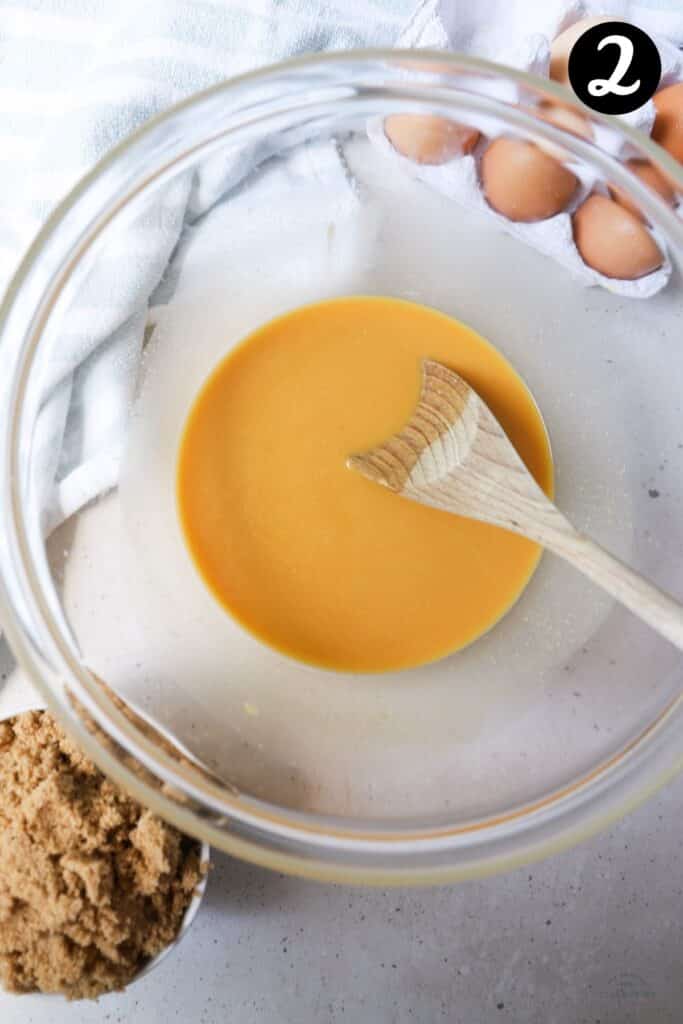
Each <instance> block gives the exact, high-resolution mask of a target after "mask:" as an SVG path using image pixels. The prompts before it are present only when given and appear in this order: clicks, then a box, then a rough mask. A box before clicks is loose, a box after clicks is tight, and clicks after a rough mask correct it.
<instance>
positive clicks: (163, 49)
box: [0, 0, 683, 717]
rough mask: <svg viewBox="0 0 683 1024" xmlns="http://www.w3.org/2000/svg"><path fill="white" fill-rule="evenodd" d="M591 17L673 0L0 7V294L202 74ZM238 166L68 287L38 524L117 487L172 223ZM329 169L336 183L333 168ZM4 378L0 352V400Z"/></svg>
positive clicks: (33, 1) (51, 0)
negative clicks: (99, 174) (50, 221)
mask: <svg viewBox="0 0 683 1024" xmlns="http://www.w3.org/2000/svg"><path fill="white" fill-rule="evenodd" d="M596 12H608V13H615V14H620V15H624V16H626V17H629V18H631V19H632V20H634V21H636V22H638V23H641V24H643V26H644V27H646V28H648V29H649V30H650V31H656V32H659V33H660V34H662V35H664V36H667V37H668V38H669V39H670V40H672V41H673V42H675V43H676V44H680V43H681V42H683V8H682V6H681V4H680V3H677V2H675V0H640V2H635V0H633V2H632V0H603V2H602V3H599V2H593V0H586V2H585V3H583V2H581V0H477V2H472V0H423V2H420V3H417V2H416V0H145V2H144V3H142V4H141V3H139V0H118V2H117V3H116V4H111V3H108V2H106V0H16V2H11V0H10V2H7V0H5V2H4V3H3V4H2V5H0V116H1V120H0V216H1V218H2V224H3V231H2V233H0V292H1V291H2V290H4V286H5V285H6V283H7V282H8V280H9V278H10V276H11V274H12V272H13V270H14V268H15V266H16V263H17V260H18V258H19V256H20V255H21V252H22V251H23V249H24V248H25V247H26V245H27V244H28V242H30V240H31V238H32V237H33V235H34V234H35V232H36V230H37V229H38V227H39V226H40V224H41V222H42V221H43V220H44V218H45V217H46V215H47V214H48V212H49V211H50V209H51V208H52V207H53V206H54V205H55V204H56V202H57V201H58V200H59V199H60V198H61V197H62V196H63V195H64V194H65V193H66V192H67V191H68V190H69V189H70V188H71V187H72V186H73V184H74V183H75V182H76V181H77V180H78V179H79V178H80V177H81V176H82V175H83V174H84V173H85V172H86V171H88V170H89V169H90V168H91V167H92V166H93V164H94V163H95V162H96V161H97V160H98V159H99V158H100V157H101V156H102V155H103V154H104V153H105V152H106V151H107V150H108V149H109V148H110V147H111V146H112V145H114V144H115V143H117V142H118V141H120V140H121V139H122V138H123V137H124V136H125V135H127V134H128V133H129V132H130V131H132V130H133V129H134V128H136V127H138V126H139V125H141V124H142V123H143V122H144V121H146V120H147V119H148V118H149V117H151V116H152V115H153V114H155V113H158V112H159V111H161V110H164V109H166V108H168V107H169V106H171V105H172V104H173V103H176V102H178V101H179V100H181V99H182V98H184V97H186V96H188V95H189V94H191V93H193V92H196V91H197V90H199V89H202V88H205V87H206V86H208V85H210V84H212V83H214V82H216V81H219V80H221V79H223V78H226V77H229V76H231V75H235V74H238V73H240V72H242V71H245V70H248V69H250V68H254V67H257V66H259V65H263V64H267V63H271V62H274V61H277V60H280V59H284V58H285V57H287V56H291V55H292V54H296V53H301V52H304V51H313V50H329V49H348V48H351V47H359V46H384V45H389V46H391V45H403V46H422V47H437V48H451V49H456V50H459V51H462V52H469V53H474V54H477V55H481V56H484V57H489V58H493V59H495V60H497V61H499V62H502V63H508V64H511V65H514V66H517V67H531V68H532V69H535V70H543V68H542V67H536V64H535V63H534V62H535V61H538V60H539V59H540V60H541V62H542V59H543V54H544V53H546V54H547V49H548V45H549V41H550V40H551V39H552V38H553V36H554V35H556V34H557V32H558V31H559V30H560V29H561V28H563V27H564V26H565V25H567V24H569V23H571V22H573V21H574V20H576V18H578V17H580V16H582V15H583V14H585V13H596ZM297 160H298V162H297V163H296V164H295V165H294V166H292V167H291V168H290V170H289V172H288V173H294V174H316V168H317V167H318V162H319V161H323V162H324V163H325V167H326V171H327V173H329V169H330V166H331V165H332V163H334V162H335V160H336V157H335V155H334V153H333V152H332V150H331V148H330V147H327V146H323V147H319V148H318V150H317V152H316V151H312V152H311V153H310V154H309V156H308V158H307V163H306V160H305V161H304V164H302V163H301V158H300V157H299V158H297ZM246 169H247V168H245V167H244V166H243V165H242V164H238V165H231V166H230V167H227V168H225V167H223V168H219V169H218V172H217V169H216V166H215V164H209V165H207V168H206V172H205V173H204V172H202V174H200V175H199V177H198V178H197V179H195V180H193V181H190V180H189V179H180V180H177V181H175V182H174V183H173V184H172V185H171V186H169V187H168V188H167V189H166V191H165V192H164V193H163V195H160V197H159V203H160V212H161V214H162V215H161V216H158V217H154V218H150V217H143V218H139V219H138V221H137V222H136V223H134V224H131V225H129V226H127V228H126V229H125V231H122V232H120V233H119V237H118V244H117V245H116V246H110V247H109V250H108V252H107V256H106V260H103V261H102V262H101V263H99V264H98V267H97V270H96V272H95V273H94V274H93V276H92V278H91V280H89V281H88V285H87V287H86V288H85V289H84V290H83V291H82V292H81V294H79V296H78V304H77V307H76V308H74V309H73V310H72V311H71V312H70V316H69V331H70V345H69V346H68V348H65V358H64V361H63V363H62V364H61V365H53V366H52V367H51V369H50V374H51V377H50V381H49V388H48V389H47V391H46V399H45V406H44V409H43V411H42V414H41V417H40V423H39V430H38V436H37V439H36V443H37V458H36V459H35V474H34V479H35V482H36V486H37V487H40V488H41V493H40V496H39V500H40V501H41V503H42V505H41V507H43V508H44V510H45V511H44V528H45V530H46V531H48V532H49V531H50V530H51V529H53V528H54V527H55V526H56V525H57V524H58V523H59V522H61V521H62V520H64V519H65V518H67V517H68V516H70V515H71V514H73V512H75V511H76V510H77V509H78V508H80V507H82V506H83V505H84V504H85V503H87V502H88V501H89V500H90V499H91V498H93V497H95V496H96V495H97V494H100V493H103V492H104V491H105V490H106V489H108V488H109V487H111V486H113V485H114V484H115V482H116V480H117V476H118V471H119V463H120V458H121V453H122V446H123V439H124V435H125V427H126V422H127V417H128V412H129V407H130V403H131V398H132V395H133V391H134V386H135V381H136V376H137V371H138V367H139V359H140V353H141V348H142V339H143V333H144V328H145V322H146V317H147V309H148V304H149V300H150V297H151V296H152V294H153V292H154V290H155V288H156V287H157V285H158V284H159V282H160V280H161V279H162V276H163V275H164V273H165V271H166V270H167V268H168V264H169V259H170V258H171V256H172V254H173V252H174V249H175V247H176V244H177V242H178V239H179V238H180V235H181V233H182V231H183V229H184V228H185V226H186V224H187V223H188V222H189V221H191V220H192V219H193V218H195V217H197V216H198V215H200V214H202V213H205V212H207V211H208V210H210V209H211V207H212V205H213V204H214V203H215V202H217V201H218V200H219V199H223V198H225V197H226V196H228V197H229V193H230V190H231V189H232V188H234V187H235V186H236V185H237V184H238V183H239V180H240V179H241V177H243V175H244V172H245V170H246ZM337 174H338V181H339V188H340V190H344V189H348V187H349V186H348V181H347V179H346V175H345V172H344V170H343V167H342V165H341V163H339V164H338V165H337ZM432 184H433V185H434V186H435V187H439V186H438V183H437V182H432ZM256 187H258V186H256ZM349 191H350V190H349ZM455 193H457V189H456V190H455V192H454V194H455ZM5 380H6V374H4V373H3V372H2V352H1V351H0V401H2V400H3V396H2V387H3V381H5ZM94 394H96V395H97V402H96V403H93V402H91V401H90V398H91V396H92V395H94ZM0 661H1V659H0ZM0 669H1V665H0ZM0 690H1V687H0ZM2 711H3V708H2V694H1V692H0V717H1V716H2ZM5 713H9V712H7V711H6V712H5Z"/></svg>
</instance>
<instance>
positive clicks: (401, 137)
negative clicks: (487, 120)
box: [384, 114, 479, 164]
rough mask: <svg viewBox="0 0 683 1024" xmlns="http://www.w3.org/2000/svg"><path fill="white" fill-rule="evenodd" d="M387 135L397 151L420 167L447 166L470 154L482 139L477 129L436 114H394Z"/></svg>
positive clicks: (386, 128) (387, 128) (386, 127)
mask: <svg viewBox="0 0 683 1024" xmlns="http://www.w3.org/2000/svg"><path fill="white" fill-rule="evenodd" d="M384 134H385V135H386V137H387V138H388V140H389V142H390V143H391V145H392V146H393V147H394V149H396V150H398V152H399V153H401V154H402V155H403V156H407V157H408V158H409V159H410V160H414V161H415V163H418V164H444V163H446V162H447V161H448V160H453V159H454V158H455V157H456V156H462V154H463V153H470V152H471V151H472V150H473V149H474V147H475V146H476V144H477V142H478V140H479V132H478V131H477V130H476V129H475V128H468V127H467V126H466V125H462V124H457V123H456V122H455V121H449V120H448V118H447V117H437V116H436V115H435V114H392V115H391V116H390V117H387V118H386V120H385V122H384Z"/></svg>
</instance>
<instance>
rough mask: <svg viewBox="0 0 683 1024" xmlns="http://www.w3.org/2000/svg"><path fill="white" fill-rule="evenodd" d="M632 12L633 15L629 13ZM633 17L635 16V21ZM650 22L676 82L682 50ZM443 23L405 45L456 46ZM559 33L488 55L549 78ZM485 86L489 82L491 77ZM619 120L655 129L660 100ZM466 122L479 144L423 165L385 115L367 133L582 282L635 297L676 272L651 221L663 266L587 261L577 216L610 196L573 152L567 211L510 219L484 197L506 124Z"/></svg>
mask: <svg viewBox="0 0 683 1024" xmlns="http://www.w3.org/2000/svg"><path fill="white" fill-rule="evenodd" d="M534 6H535V5H534ZM593 6H595V5H593ZM578 11H579V14H580V17H584V16H585V15H586V14H590V13H602V12H601V11H599V10H593V11H591V10H590V8H588V9H587V8H586V6H585V5H584V6H583V7H579V8H578ZM626 14H628V11H627V12H626ZM615 16H616V15H615ZM577 20H579V17H571V16H570V17H569V18H567V19H563V22H560V24H559V26H558V30H559V31H562V30H564V29H565V28H567V27H569V26H570V25H571V24H573V23H574V22H575V21H577ZM633 20H634V22H635V19H633ZM647 21H648V19H647V17H646V16H645V14H643V15H641V16H640V17H639V18H638V21H637V22H635V23H637V24H640V26H641V27H642V28H644V29H645V31H647V32H648V33H649V35H650V36H651V37H652V39H653V40H654V42H655V43H656V45H657V47H658V49H659V53H660V56H661V60H662V77H661V81H660V85H659V89H662V88H665V87H666V86H668V85H671V84H673V83H675V82H680V81H683V52H682V51H681V50H679V49H678V47H677V46H676V45H675V44H674V43H673V42H671V41H670V40H669V39H668V38H666V37H664V36H662V35H661V34H659V33H657V32H656V31H654V30H653V29H652V28H651V27H650V26H649V25H648V23H647ZM440 28H442V26H440V25H439V23H438V22H435V21H434V20H433V19H432V21H431V22H429V23H428V25H427V26H426V28H425V26H423V27H422V28H420V27H417V28H416V29H415V30H414V32H413V38H412V40H410V39H406V38H404V39H403V40H402V41H401V45H405V43H406V42H411V44H412V45H415V44H417V45H422V46H427V45H430V46H436V47H438V48H442V49H445V48H446V47H447V46H448V48H450V45H449V44H450V39H449V37H448V35H447V33H446V32H445V30H443V32H442V33H441V34H440V32H439V29H440ZM440 35H441V37H440ZM556 35H557V32H553V35H552V36H550V35H545V34H543V33H531V32H528V33H525V34H523V35H522V36H521V37H518V38H517V39H516V40H514V41H513V42H512V44H510V45H509V46H508V49H507V51H503V52H501V53H498V54H497V53H496V52H493V53H487V54H486V56H487V57H492V58H493V59H498V60H500V61H501V62H505V63H507V64H509V65H510V66H513V67H517V68H519V69H521V70H526V71H528V72H530V73H532V74H535V75H538V76H539V77H546V78H547V77H548V72H549V65H550V50H551V44H552V40H553V38H555V36H556ZM430 36H431V38H430ZM425 37H426V39H427V41H426V42H425V41H424V39H425ZM486 84H487V85H488V84H489V83H486ZM478 88H481V86H480V85H478ZM659 89H658V91H659ZM488 91H490V92H491V93H492V94H493V95H495V96H496V97H497V98H499V99H501V100H504V101H507V102H510V103H518V102H520V100H521V101H522V103H528V99H525V98H524V97H522V96H520V94H519V92H518V90H517V88H516V86H514V85H513V84H512V83H509V82H501V83H499V84H498V83H490V88H489V90H488ZM621 119H622V120H623V121H624V122H625V123H627V124H629V125H631V126H632V127H634V128H637V129H639V130H640V131H643V132H646V133H647V134H650V133H651V132H652V128H653V125H654V120H655V108H654V103H653V102H652V100H649V101H648V102H647V103H646V104H644V105H643V106H642V107H640V108H639V109H638V110H636V111H634V112H633V113H631V114H627V115H623V117H622V118H621ZM468 123H469V124H471V126H472V127H476V128H477V129H478V130H479V131H481V133H482V134H481V138H480V139H479V141H478V143H477V145H476V146H475V147H474V149H473V150H472V152H471V153H469V154H466V155H459V156H456V157H455V158H453V159H451V160H448V161H447V162H445V163H441V164H420V163H416V162H415V161H414V160H412V159H410V158H408V157H406V156H403V155H402V154H401V153H399V152H398V151H397V150H396V149H395V148H394V146H393V145H392V144H391V142H390V141H389V140H388V138H387V136H386V134H385V132H384V124H383V121H382V120H380V119H373V120H372V121H371V123H369V124H368V135H369V137H370V139H371V141H372V142H373V143H374V144H375V145H376V146H377V148H378V149H379V150H381V151H382V152H383V153H385V154H386V156H387V158H388V159H393V160H395V161H398V163H399V164H400V165H401V166H402V167H403V168H404V169H405V171H406V173H408V174H410V175H411V176H412V177H414V178H417V179H419V180H420V181H422V182H423V183H424V184H425V185H427V186H428V187H429V188H432V189H434V190H435V191H436V192H439V193H441V194H442V195H445V196H447V197H448V198H450V199H454V200H456V201H457V202H459V203H460V204H462V205H463V206H465V207H468V208H470V209H476V210H479V211H481V213H482V214H483V215H485V216H487V217H490V218H492V219H493V220H494V221H495V222H496V223H497V224H498V225H499V227H500V228H501V229H502V230H504V231H506V232H507V233H508V234H510V235H513V236H514V237H516V238H519V239H521V240H522V241H524V242H526V243H527V244H529V245H531V246H533V247H534V248H535V249H537V250H538V251H539V252H541V253H543V254H544V255H546V256H550V257H552V258H553V259H554V260H556V261H557V262H558V263H560V264H562V266H564V267H565V268H566V269H567V270H569V271H570V272H571V273H572V275H573V276H574V277H575V278H576V279H577V280H579V281H580V282H582V283H583V284H585V285H600V286H602V287H603V288H606V289H607V290H608V291H610V292H613V293H616V294H618V295H625V296H630V297H634V298H648V297H650V296H652V295H654V294H655V293H657V292H659V291H661V289H662V288H664V286H665V285H666V284H667V282H668V280H669V278H670V276H671V272H672V265H671V260H670V258H669V256H668V253H667V246H666V242H665V239H664V238H663V237H662V234H661V232H660V231H659V230H658V229H657V228H656V227H655V226H653V225H651V224H647V225H646V227H647V230H648V231H649V232H650V233H651V235H652V236H653V237H654V239H655V241H656V243H657V245H658V247H659V249H660V251H661V253H662V257H663V262H662V265H661V267H659V268H658V269H657V270H654V271H652V272H651V273H648V274H645V275H644V276H642V277H639V278H637V279H635V280H621V279H618V278H614V277H607V276H605V275H604V274H601V273H599V272H598V271H597V270H594V269H593V268H592V267H590V266H588V265H587V264H586V263H585V262H584V260H583V259H582V257H581V255H580V253H579V251H578V249H577V247H576V244H575V241H574V234H573V229H572V214H573V213H574V211H575V210H576V209H577V208H578V207H579V206H580V205H581V203H582V202H583V201H584V200H585V199H586V198H587V197H588V196H589V195H590V194H591V193H593V192H599V193H602V194H604V195H608V194H609V193H608V190H607V187H606V184H605V181H604V179H602V178H601V177H600V176H599V175H598V173H597V172H596V171H595V170H594V169H593V168H591V167H589V166H587V165H586V164H585V163H584V162H582V161H580V160H577V159H576V158H574V157H573V156H572V154H571V153H569V152H568V151H567V152H566V157H565V160H564V164H565V166H566V167H567V168H568V169H569V170H571V171H572V173H573V174H574V175H575V176H576V178H577V179H578V186H577V188H576V190H575V192H574V194H573V196H572V198H571V200H570V202H569V203H568V205H567V206H566V208H565V209H563V210H562V212H561V213H558V214H556V215H554V216H551V217H548V218H547V219H545V220H536V221H511V220H509V219H508V218H507V217H505V216H504V215H502V214H500V213H498V212H497V211H496V210H495V209H493V207H492V206H491V205H490V204H489V202H488V201H487V199H486V196H485V195H484V191H483V188H482V184H481V160H482V156H483V154H484V152H485V151H486V149H487V148H488V146H489V145H490V144H491V142H492V141H493V140H494V139H495V138H497V137H499V136H501V135H504V134H505V130H504V126H502V125H501V123H500V122H499V121H497V120H494V119H491V118H479V119H478V120H477V123H476V124H475V123H474V119H472V121H468ZM592 127H593V141H594V142H595V144H596V145H597V146H599V147H600V148H601V149H603V150H604V151H606V152H608V153H610V154H612V155H613V156H615V157H617V158H619V159H620V160H623V161H625V160H627V159H629V158H630V157H633V156H635V155H637V154H636V151H635V150H634V149H633V147H632V146H631V145H630V144H629V143H628V142H625V141H622V140H619V139H618V138H617V136H616V133H614V132H613V131H611V130H610V129H609V128H606V127H604V126H602V125H593V126H592ZM547 145H549V144H547ZM676 213H677V215H678V216H679V217H681V218H682V219H683V200H681V201H679V204H678V207H677V208H676Z"/></svg>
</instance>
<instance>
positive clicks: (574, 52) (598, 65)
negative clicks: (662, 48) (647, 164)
mask: <svg viewBox="0 0 683 1024" xmlns="http://www.w3.org/2000/svg"><path fill="white" fill-rule="evenodd" d="M567 70H568V72H569V81H570V82H571V86H572V89H573V90H574V92H575V93H576V95H577V96H578V97H579V99H580V100H582V101H583V102H584V103H585V104H586V106H587V107H591V108H592V109H593V110H598V111H600V113H601V114H629V113H630V112H631V111H632V110H637V109H638V107H642V105H643V103H646V102H647V101H648V100H649V99H650V97H651V96H653V95H654V93H655V90H656V89H657V86H658V85H659V79H660V77H661V74H662V61H661V58H660V56H659V51H658V49H657V47H656V46H655V44H654V43H653V42H652V40H651V39H650V37H649V35H647V33H646V32H643V30H642V29H639V28H636V26H635V25H629V24H628V22H625V21H603V22H602V23H601V24H600V25H593V26H592V28H589V29H586V31H585V32H584V33H583V35H582V36H579V38H578V39H577V40H576V42H575V43H574V45H573V46H572V48H571V52H570V54H569V64H568V68H567Z"/></svg>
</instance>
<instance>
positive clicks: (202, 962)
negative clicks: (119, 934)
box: [0, 777, 683, 1024]
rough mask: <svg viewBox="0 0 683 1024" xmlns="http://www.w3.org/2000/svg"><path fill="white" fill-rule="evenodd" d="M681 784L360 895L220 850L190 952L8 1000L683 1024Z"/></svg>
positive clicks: (160, 1017)
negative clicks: (515, 851) (566, 841)
mask: <svg viewBox="0 0 683 1024" xmlns="http://www.w3.org/2000/svg"><path fill="white" fill-rule="evenodd" d="M681 806H683V777H682V778H680V779H679V780H677V781H676V782H675V783H673V784H672V785H670V786H669V787H668V788H667V789H666V790H665V791H664V792H662V793H661V794H659V796H657V797H655V798H654V799H652V800H651V801H650V802H649V803H648V804H646V805H645V806H644V807H641V808H640V809H639V810H638V811H636V812H635V813H634V814H632V815H631V816H630V817H629V818H628V819H626V820H625V821H624V822H622V823H621V824H619V825H617V826H615V827H614V828H612V830H611V831H610V832H609V833H607V834H604V835H602V836H598V837H596V838H595V839H593V840H591V841H590V842H588V843H586V844H584V845H583V846H581V847H578V848H577V849H575V850H573V851H570V852H568V853H565V854H562V855H560V856H557V857H554V858H553V859H551V860H548V861H545V862H544V863H541V864H535V865H532V866H531V867H529V868H528V869H523V870H519V871H516V872H514V873H513V874H509V875H505V876H501V877H497V878H490V879H487V880H484V881H481V882H470V883H466V884H462V885H458V886H453V887H451V888H447V889H444V888H440V889H422V890H417V889H413V890H403V891H402V890H393V891H392V890H388V891H387V890H362V889H349V888H345V887H337V886H322V885H319V884H317V883H313V882H304V881H299V880H296V879H289V878H284V877H282V876H280V875H275V874H270V873H267V872H265V871H262V870H259V869H257V868H252V867H250V866H247V865H244V864H241V863H238V862H236V861H231V860H230V859H228V858H227V857H224V856H222V855H215V856H214V864H215V868H214V871H213V872H212V876H211V878H210V882H209V888H208V893H207V897H206V901H205V903H204V906H203V908H202V910H201V912H200V915H199V917H198V918H197V921H196V923H195V925H194V928H193V929H192V932H191V933H190V934H189V935H188V937H187V938H186V939H185V941H184V942H183V944H182V945H181V946H180V947H179V948H178V950H176V951H175V953H174V954H173V955H172V956H171V957H169V958H168V959H167V960H166V961H165V963H163V964H162V965H161V966H160V967H159V968H158V969H157V970H156V971H155V972H154V973H153V974H151V975H150V976H149V977H148V978H146V979H144V980H143V981H141V982H140V983H139V984H137V985H134V986H133V987H132V988H131V989H130V991H129V992H128V993H125V994H123V995H116V996H108V997H106V998H104V999H102V1000H101V1001H100V1003H99V1004H87V1003H72V1004H67V1003H65V1002H63V1001H61V1000H56V999H51V998H46V997H40V996H23V997H16V996H9V995H4V994H0V1021H2V1024H95V1022H97V1024H100V1022H101V1024H104V1022H108V1024H118V1022H121V1024H124V1022H125V1024H138V1022H141V1024H143V1022H144V1024H171V1022H173V1021H180V1022H182V1024H214V1022H215V1024H219V1022H220V1024H227V1022H228V1021H235V1022H239V1024H283V1022H287V1024H289V1022H291V1024H321V1022H341V1021H347V1022H350V1024H365V1022H368V1024H370V1022H371V1024H413V1022H419V1024H432V1022H437V1021H447V1022H448V1024H480V1022H482V1024H490V1022H493V1024H496V1022H497V1021H500V1022H501V1024H503V1022H510V1021H514V1022H519V1024H598V1022H599V1024H680V1021H681V1020H683V975H682V974H681V960H682V959H683V815H681Z"/></svg>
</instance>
